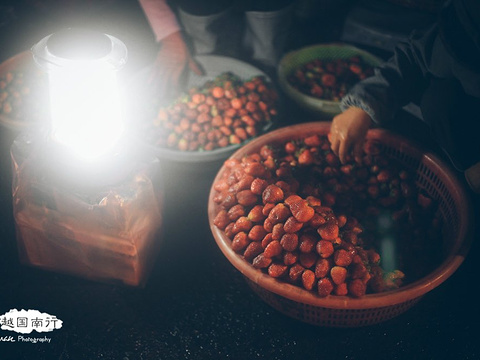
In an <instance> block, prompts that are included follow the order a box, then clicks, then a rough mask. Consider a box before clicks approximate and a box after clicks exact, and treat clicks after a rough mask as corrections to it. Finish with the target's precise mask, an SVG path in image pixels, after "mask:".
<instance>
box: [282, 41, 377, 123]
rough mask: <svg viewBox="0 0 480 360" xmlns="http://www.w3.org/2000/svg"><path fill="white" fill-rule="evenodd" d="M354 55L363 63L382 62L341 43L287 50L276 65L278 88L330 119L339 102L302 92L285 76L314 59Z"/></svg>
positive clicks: (314, 111) (337, 112) (325, 118)
mask: <svg viewBox="0 0 480 360" xmlns="http://www.w3.org/2000/svg"><path fill="white" fill-rule="evenodd" d="M355 55H358V56H360V57H361V58H362V60H363V61H364V62H365V63H367V64H368V65H371V66H378V65H380V64H381V63H382V62H383V61H382V60H381V59H380V58H378V57H376V56H374V55H372V54H370V53H368V52H367V51H364V50H361V49H358V48H356V47H354V46H351V45H346V44H341V43H338V44H337V43H335V44H322V45H313V46H308V47H304V48H302V49H299V50H295V51H292V52H289V53H287V54H286V55H285V56H284V57H283V58H282V59H281V60H280V63H279V65H278V82H279V85H280V88H281V89H282V90H283V92H284V93H285V94H286V95H287V96H288V97H289V98H290V99H292V100H293V101H294V102H295V103H296V104H298V105H299V106H300V107H301V108H303V109H306V110H308V111H309V112H311V113H313V114H315V115H319V116H320V117H322V118H323V119H324V120H330V119H331V118H332V117H333V116H335V115H337V114H339V113H340V112H341V109H340V102H339V101H331V100H322V99H318V98H316V97H313V96H309V95H306V94H303V93H302V92H300V91H298V90H297V89H295V88H294V87H293V86H291V85H290V83H289V82H288V79H287V77H288V75H289V74H290V73H291V72H292V71H293V70H295V69H297V68H299V67H301V66H302V65H304V64H306V63H308V62H310V61H312V60H314V59H322V60H328V59H347V58H350V57H352V56H355Z"/></svg>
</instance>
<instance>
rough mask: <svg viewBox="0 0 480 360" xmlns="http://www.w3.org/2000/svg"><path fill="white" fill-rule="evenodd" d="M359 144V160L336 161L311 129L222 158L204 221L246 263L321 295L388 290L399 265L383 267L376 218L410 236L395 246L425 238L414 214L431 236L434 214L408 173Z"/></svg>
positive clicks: (396, 281) (371, 146)
mask: <svg viewBox="0 0 480 360" xmlns="http://www.w3.org/2000/svg"><path fill="white" fill-rule="evenodd" d="M365 151H366V155H365V157H364V159H363V164H362V165H358V164H356V163H353V162H350V163H348V164H347V165H342V164H341V163H340V161H339V159H338V157H337V156H335V155H334V154H333V153H332V152H331V150H330V143H329V141H328V139H327V137H326V136H318V135H313V136H310V137H307V138H304V139H301V140H296V141H289V142H286V143H284V144H279V145H270V146H263V147H262V148H261V149H260V151H259V152H258V153H253V154H250V155H248V156H246V157H244V158H243V159H241V160H238V159H229V160H227V161H226V162H225V164H224V169H225V171H224V172H223V176H222V177H221V178H220V179H218V180H217V181H216V182H215V184H214V190H215V197H214V202H215V203H216V204H217V205H218V213H217V214H216V217H215V219H214V224H215V226H217V227H218V228H220V229H221V230H223V231H224V232H225V235H226V236H227V237H228V238H229V239H231V241H232V242H231V247H232V249H233V250H234V251H235V252H237V253H239V254H241V255H243V257H244V258H245V260H246V261H248V262H250V263H251V264H252V265H253V266H254V267H255V268H258V269H262V271H265V272H266V273H268V274H269V275H270V276H272V277H274V278H279V279H282V280H284V281H287V282H289V283H292V284H296V285H299V286H302V287H303V288H305V289H307V290H311V291H315V292H316V293H317V294H318V295H319V296H321V297H325V296H328V295H330V294H334V295H343V296H352V297H361V296H363V295H365V294H366V293H377V292H382V291H385V290H389V289H394V288H398V287H399V286H401V285H402V282H403V280H404V274H403V272H402V271H399V270H396V269H389V270H388V271H385V270H384V269H383V268H382V266H381V265H380V255H379V254H378V252H377V251H376V247H375V246H376V245H378V244H376V242H375V240H376V238H377V237H378V236H379V233H378V229H379V227H378V221H377V220H378V219H379V216H380V215H381V214H385V212H388V218H389V219H392V221H393V222H394V223H395V224H394V225H392V228H395V226H397V227H398V229H399V231H400V232H402V233H404V234H409V236H411V238H408V239H404V240H405V241H404V242H405V244H404V246H405V247H406V248H405V252H409V251H410V252H411V251H412V250H413V249H415V246H417V247H418V246H419V244H424V243H425V240H424V239H421V240H419V238H418V237H416V236H415V235H414V234H415V231H416V230H418V229H419V228H420V227H421V225H422V224H420V223H418V221H423V222H425V221H426V220H427V219H428V221H429V222H428V224H429V225H428V228H429V229H430V230H431V229H436V232H435V234H432V236H433V237H435V236H438V231H439V228H440V226H439V220H438V217H436V215H435V211H434V208H435V205H434V202H433V200H432V199H431V198H429V197H428V196H427V195H425V194H423V193H421V192H418V191H417V190H416V187H415V185H414V182H413V180H414V178H413V176H412V174H410V173H409V172H407V171H405V170H399V169H400V168H399V164H395V163H394V162H393V161H392V160H389V159H388V158H387V157H386V156H385V155H384V154H382V152H381V149H380V148H379V147H377V146H376V144H375V143H373V142H369V143H367V145H366V146H365ZM417 220H418V221H417ZM423 224H425V223H423ZM409 229H411V230H412V231H409ZM423 235H424V233H423V232H421V233H419V235H418V236H423ZM399 252H401V251H400V250H399ZM401 265H403V264H401Z"/></svg>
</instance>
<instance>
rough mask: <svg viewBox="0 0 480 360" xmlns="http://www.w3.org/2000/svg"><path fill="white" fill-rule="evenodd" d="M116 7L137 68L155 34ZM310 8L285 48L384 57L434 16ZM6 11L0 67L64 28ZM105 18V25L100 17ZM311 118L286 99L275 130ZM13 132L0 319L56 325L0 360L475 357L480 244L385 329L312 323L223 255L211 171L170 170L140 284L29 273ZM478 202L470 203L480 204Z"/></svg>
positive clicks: (411, 10) (34, 6) (2, 174)
mask: <svg viewBox="0 0 480 360" xmlns="http://www.w3.org/2000/svg"><path fill="white" fill-rule="evenodd" d="M120 3H122V5H121V6H120V7H119V8H118V9H119V10H118V9H117V10H115V9H114V8H108V7H107V9H109V10H108V11H107V13H108V14H109V16H111V19H115V20H114V21H113V20H112V21H111V23H110V25H109V26H112V29H113V28H115V27H117V28H116V29H113V30H114V31H117V30H118V31H125V29H129V30H128V32H129V34H130V35H131V36H132V39H137V41H135V40H133V41H132V44H133V45H132V46H133V48H134V49H143V48H145V46H147V47H148V49H147V50H145V51H144V52H143V50H138V52H137V53H135V50H130V51H131V52H132V51H133V55H134V56H132V57H131V59H132V63H131V68H132V71H134V70H135V69H136V68H141V67H142V66H143V65H144V64H145V63H148V61H149V59H151V57H150V56H151V54H152V53H154V50H152V49H154V46H153V44H152V39H153V38H152V35H151V33H150V32H149V29H148V25H147V24H146V23H145V19H144V18H143V15H142V13H141V10H140V9H139V8H138V5H137V4H136V2H132V1H130V2H129V1H127V2H124V3H123V2H120ZM318 3H322V4H321V5H322V6H323V7H321V9H320V10H321V11H319V12H318V13H311V12H310V13H309V12H308V11H307V13H306V14H305V12H304V13H300V12H299V13H298V14H297V17H296V23H295V27H294V29H293V30H292V41H291V43H290V44H289V46H290V47H291V48H296V47H300V46H303V45H307V44H314V43H319V42H330V41H339V40H349V41H351V42H354V43H356V44H357V45H358V46H360V47H363V48H365V49H367V50H371V51H372V52H375V53H376V54H378V55H380V56H382V57H387V56H388V54H389V51H391V45H390V44H391V43H392V41H394V40H395V39H397V38H401V37H402V36H406V34H408V32H409V31H410V30H411V29H412V28H413V27H414V26H425V25H426V24H427V23H428V21H433V19H434V18H435V16H434V13H433V12H432V11H431V9H419V8H418V6H417V7H412V6H403V5H398V4H393V3H389V2H387V1H364V2H357V1H339V2H337V3H335V2H333V1H325V2H318ZM405 3H410V2H407V1H405ZM431 3H434V2H431ZM335 4H337V5H335ZM0 11H1V12H0V15H1V20H2V21H1V24H0V26H1V29H0V32H1V35H0V40H1V44H2V46H1V48H0V60H1V61H3V60H5V59H7V58H9V57H10V56H13V55H15V54H16V53H18V52H20V51H24V50H27V49H29V48H30V47H31V46H32V45H33V44H34V43H36V42H37V41H38V40H40V39H41V38H42V37H44V36H46V35H48V34H50V33H52V32H53V31H55V30H56V29H59V28H62V27H64V26H65V25H66V24H68V23H69V21H68V19H69V15H68V14H69V12H68V11H66V12H63V10H62V8H61V7H55V6H53V7H47V8H45V9H44V8H42V7H39V5H38V3H37V2H35V1H29V2H27V3H23V2H11V3H10V4H5V5H2V6H1V7H0ZM87 14H88V12H87ZM67 15H68V16H67ZM97 15H98V14H97ZM104 19H105V24H107V23H108V21H109V20H107V19H108V16H106V17H105V18H104ZM117 19H120V20H117ZM91 21H94V20H93V17H92V18H91ZM102 24H103V23H102ZM344 25H348V26H349V29H350V30H348V29H347V30H348V31H345V27H344ZM118 27H120V28H121V29H120V30H119V29H118ZM127 45H128V44H127ZM129 49H131V47H129ZM307 120H311V118H309V117H308V116H307V115H306V114H303V112H302V111H301V110H300V109H296V108H295V107H294V106H293V105H292V104H288V103H287V106H286V115H285V116H284V118H283V124H289V123H295V122H302V121H307ZM283 124H282V125H283ZM17 135H18V134H17V133H16V132H14V131H11V130H8V129H6V128H3V127H2V128H0V313H2V314H3V313H5V312H7V311H9V310H10V309H13V308H16V309H36V310H39V311H42V312H47V313H49V314H52V315H56V316H57V318H59V319H61V320H63V327H62V329H60V330H56V331H54V332H52V333H41V334H35V333H33V334H30V336H31V337H43V336H45V335H46V336H47V337H50V338H51V339H52V340H51V343H50V344H30V343H19V342H16V343H5V342H0V359H2V360H3V359H59V360H65V359H109V360H110V359H112V360H128V359H129V360H133V359H144V360H145V359H320V358H324V359H387V358H388V359H478V358H480V347H479V342H478V336H477V332H478V331H477V330H478V329H477V327H478V325H479V320H480V316H479V306H478V298H477V296H476V294H477V293H478V275H479V271H478V264H477V263H478V260H477V259H478V256H477V251H478V244H476V241H474V243H473V246H472V249H471V251H470V253H469V256H468V257H467V258H466V260H465V262H464V263H463V264H462V266H461V267H460V268H459V270H458V271H457V272H456V273H455V274H454V275H453V276H452V277H451V278H449V279H448V280H447V281H446V282H445V283H444V284H442V285H441V286H440V287H438V288H437V289H435V290H433V291H432V292H431V293H428V294H427V295H425V296H424V298H423V299H422V300H421V301H420V302H419V303H418V304H417V305H415V306H414V307H413V308H411V309H410V310H408V311H407V312H406V313H404V314H402V315H400V316H398V317H396V318H394V319H392V320H389V321H386V322H384V323H381V324H378V325H373V326H368V327H363V328H353V329H348V328H347V329H332V328H321V327H315V326H311V325H307V324H304V323H301V322H298V321H296V320H293V319H290V318H288V317H286V316H285V315H282V314H280V313H278V312H277V311H276V310H274V309H273V308H271V307H270V306H269V305H267V304H266V303H264V302H263V301H262V300H261V299H260V298H258V297H257V296H256V295H255V294H254V293H253V292H252V291H251V290H250V288H249V287H248V285H247V283H246V282H245V280H244V279H243V276H242V275H241V274H240V273H239V272H238V271H237V270H236V269H235V268H233V266H232V265H231V264H230V263H229V262H228V260H227V259H226V258H225V257H224V256H223V255H222V253H221V252H220V250H219V249H218V247H217V245H216V243H215V241H214V239H213V237H212V235H211V232H210V229H209V226H208V220H207V197H208V191H209V188H210V186H211V184H212V181H213V178H214V176H215V174H216V170H217V169H218V166H214V167H212V168H210V169H209V168H206V169H192V168H188V167H182V166H177V165H175V164H173V165H172V164H164V172H163V173H164V183H165V195H166V199H165V209H164V216H165V226H164V229H163V231H164V233H163V236H162V241H163V244H162V248H161V252H160V255H159V257H158V259H157V261H156V263H155V267H154V269H153V271H152V273H151V276H150V279H149V281H148V283H147V285H146V286H145V288H131V287H126V286H119V285H111V284H104V283H99V282H94V281H89V280H84V279H79V278H76V277H72V276H69V275H63V274H57V273H53V272H47V271H43V270H39V269H36V268H30V267H26V266H23V265H21V264H20V263H19V261H18V255H17V249H16V240H15V229H14V221H13V216H12V205H11V169H10V166H11V165H10V157H9V149H10V146H11V144H12V141H13V139H14V138H15V137H16V136H17ZM473 202H474V203H475V204H476V205H478V204H477V203H478V197H477V198H473ZM476 209H478V206H477V207H476ZM472 215H473V214H472ZM476 237H477V238H478V235H476ZM474 240H477V241H478V239H474ZM11 334H14V333H11V332H8V331H1V332H0V336H8V335H11ZM14 337H16V334H15V336H14Z"/></svg>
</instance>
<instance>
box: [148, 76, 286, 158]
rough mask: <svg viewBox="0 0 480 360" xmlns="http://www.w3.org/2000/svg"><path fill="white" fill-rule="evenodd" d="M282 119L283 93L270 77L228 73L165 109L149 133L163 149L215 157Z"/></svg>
mask: <svg viewBox="0 0 480 360" xmlns="http://www.w3.org/2000/svg"><path fill="white" fill-rule="evenodd" d="M276 114H277V93H276V91H275V90H274V89H273V87H272V86H271V84H270V83H269V82H267V79H266V78H265V77H263V76H254V77H252V78H251V79H249V80H247V81H243V80H241V79H240V78H239V77H238V76H236V75H235V74H233V73H231V72H226V73H223V74H221V75H219V76H218V77H217V78H215V79H214V80H212V81H208V82H207V83H205V84H204V85H203V86H201V87H197V88H191V89H190V90H189V91H188V93H187V94H185V95H183V96H181V97H180V98H178V99H177V100H176V101H175V102H173V103H172V104H171V105H169V106H167V107H163V108H161V109H160V111H159V112H158V115H157V117H156V119H155V120H154V121H153V123H152V124H150V126H149V129H148V131H147V133H148V136H149V137H150V138H151V141H152V142H154V144H155V145H156V146H159V147H164V148H169V149H174V150H180V151H209V150H214V149H217V148H223V147H226V146H229V145H236V144H240V143H242V142H244V141H245V140H248V139H250V138H252V137H254V136H256V135H257V134H258V133H259V132H260V131H261V130H262V128H264V127H265V126H266V125H267V124H268V123H269V122H270V121H272V117H273V116H275V115H276Z"/></svg>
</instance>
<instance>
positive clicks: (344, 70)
mask: <svg viewBox="0 0 480 360" xmlns="http://www.w3.org/2000/svg"><path fill="white" fill-rule="evenodd" d="M371 75H373V67H372V66H370V65H368V64H367V63H365V61H364V60H362V58H361V57H360V56H352V57H350V58H347V59H323V60H322V59H313V60H311V61H309V62H307V63H305V64H303V65H302V66H300V67H299V68H297V69H295V70H294V71H292V73H291V74H289V76H288V78H287V80H288V82H289V83H290V85H291V86H293V87H294V88H295V89H297V90H298V91H300V92H301V93H303V94H305V95H309V96H313V97H316V98H318V99H323V100H332V101H339V100H340V99H341V98H342V97H343V96H345V94H346V93H347V91H348V90H349V89H350V88H351V87H352V86H353V85H355V84H356V83H357V82H358V81H360V80H363V79H365V78H367V77H369V76H371Z"/></svg>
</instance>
